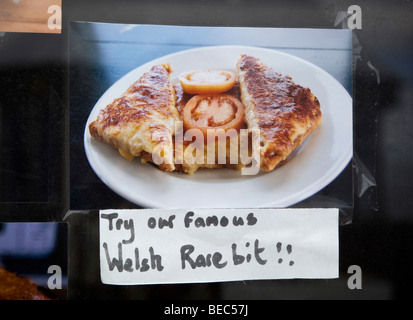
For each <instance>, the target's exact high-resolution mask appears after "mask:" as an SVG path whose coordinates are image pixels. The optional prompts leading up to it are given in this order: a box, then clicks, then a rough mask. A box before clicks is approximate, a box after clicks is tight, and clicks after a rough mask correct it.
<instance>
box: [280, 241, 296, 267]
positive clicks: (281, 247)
mask: <svg viewBox="0 0 413 320" xmlns="http://www.w3.org/2000/svg"><path fill="white" fill-rule="evenodd" d="M276 247H277V252H278V253H281V251H282V249H283V244H282V243H281V242H277V245H276ZM285 249H286V251H287V254H288V255H290V254H291V252H292V251H293V247H292V245H291V244H287V246H286V248H285ZM278 263H279V264H281V263H283V259H282V258H279V259H278ZM288 265H289V266H290V267H291V266H293V265H294V261H292V260H290V262H289V263H288Z"/></svg>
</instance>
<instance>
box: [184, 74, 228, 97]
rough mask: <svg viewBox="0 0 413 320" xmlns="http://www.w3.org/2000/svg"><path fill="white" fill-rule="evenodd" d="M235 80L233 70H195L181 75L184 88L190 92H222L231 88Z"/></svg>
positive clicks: (186, 91)
mask: <svg viewBox="0 0 413 320" xmlns="http://www.w3.org/2000/svg"><path fill="white" fill-rule="evenodd" d="M235 80H236V77H235V74H234V73H233V72H230V71H223V70H195V71H191V72H185V73H181V74H180V75H179V81H180V82H181V85H182V89H183V90H184V92H185V93H189V94H211V93H222V92H225V91H228V90H230V89H231V88H232V87H233V86H234V84H235Z"/></svg>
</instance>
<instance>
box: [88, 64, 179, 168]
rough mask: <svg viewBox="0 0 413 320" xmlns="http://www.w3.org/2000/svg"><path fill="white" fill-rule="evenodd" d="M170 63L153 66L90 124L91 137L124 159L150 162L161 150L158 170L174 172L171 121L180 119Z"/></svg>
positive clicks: (172, 125)
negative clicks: (111, 148)
mask: <svg viewBox="0 0 413 320" xmlns="http://www.w3.org/2000/svg"><path fill="white" fill-rule="evenodd" d="M171 72H172V70H171V68H170V66H169V64H166V65H156V66H153V67H152V68H151V70H149V71H148V72H146V73H145V74H143V75H142V77H141V78H140V79H139V80H137V81H136V82H135V83H133V84H132V85H131V86H130V87H129V88H128V89H127V91H126V92H125V93H124V94H122V95H121V96H120V97H119V98H117V99H115V100H114V101H113V102H112V103H111V104H109V105H108V106H107V107H106V108H105V109H103V110H102V111H101V112H100V113H99V115H98V117H97V119H96V120H95V121H94V122H92V123H91V124H90V125H89V132H90V134H91V136H92V137H94V138H96V139H98V140H102V141H104V142H106V143H108V144H110V145H111V146H113V147H115V148H116V149H118V150H119V152H120V154H121V155H122V156H124V157H125V158H127V159H129V160H132V159H133V158H134V157H141V159H142V160H143V161H145V162H146V161H152V156H151V155H152V154H153V151H154V149H155V148H158V150H161V149H162V150H163V153H162V155H163V156H164V157H165V159H169V161H165V162H164V163H162V165H160V169H161V170H165V171H173V170H174V169H175V167H174V164H173V141H172V140H173V138H172V137H173V133H174V123H175V121H177V120H179V113H178V111H177V110H176V108H175V92H174V89H173V86H172V84H171V80H170V73H171Z"/></svg>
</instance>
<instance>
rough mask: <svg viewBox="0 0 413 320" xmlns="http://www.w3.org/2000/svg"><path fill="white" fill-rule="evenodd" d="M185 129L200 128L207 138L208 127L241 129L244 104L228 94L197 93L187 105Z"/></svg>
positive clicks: (184, 114)
mask: <svg viewBox="0 0 413 320" xmlns="http://www.w3.org/2000/svg"><path fill="white" fill-rule="evenodd" d="M182 118H183V124H184V129H185V130H189V129H199V130H201V131H202V133H203V134H204V137H205V139H206V138H207V133H208V129H215V130H218V129H223V130H224V131H225V132H226V131H228V130H229V129H236V130H239V129H241V127H242V126H243V124H244V106H243V104H242V103H241V101H239V100H238V99H237V98H235V97H233V96H231V95H228V94H212V95H196V96H193V97H192V98H191V99H190V100H189V101H188V102H187V104H186V105H185V107H184V110H183V114H182Z"/></svg>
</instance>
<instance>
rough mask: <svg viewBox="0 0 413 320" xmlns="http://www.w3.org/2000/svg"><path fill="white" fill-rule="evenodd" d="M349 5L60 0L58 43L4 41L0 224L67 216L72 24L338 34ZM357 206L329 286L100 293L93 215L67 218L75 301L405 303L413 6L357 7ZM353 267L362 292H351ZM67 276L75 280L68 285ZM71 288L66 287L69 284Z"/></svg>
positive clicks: (40, 37)
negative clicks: (280, 29) (329, 31)
mask: <svg viewBox="0 0 413 320" xmlns="http://www.w3.org/2000/svg"><path fill="white" fill-rule="evenodd" d="M352 4H354V3H353V2H350V1H321V0H320V1H288V2H287V1H243V0H238V1H237V0H229V1H214V0H213V1H174V2H171V1H166V0H165V1H156V0H152V1H131V0H130V1H128V0H122V1H108V0H102V1H81V0H71V1H63V7H62V9H63V30H62V34H61V35H47V34H23V33H6V34H5V35H4V36H0V107H1V109H0V124H1V127H0V148H1V157H0V182H1V183H0V221H1V222H5V221H43V220H49V221H50V220H60V219H63V218H64V217H65V215H66V213H67V210H68V208H69V172H68V170H69V169H68V168H69V163H68V159H69V152H70V150H69V144H70V143H69V142H70V141H69V139H70V137H69V134H68V133H69V104H68V90H69V88H68V70H69V68H68V56H67V53H68V39H67V37H68V34H67V28H66V27H67V24H68V22H69V21H95V22H118V23H133V24H136V23H149V24H167V25H194V26H202V25H206V26H246V27H248V26H251V27H289V28H295V27H297V28H298V27H299V28H341V27H342V26H341V24H337V25H335V21H336V17H337V15H338V13H339V12H340V11H347V8H348V7H349V6H350V5H352ZM357 5H359V6H360V7H361V9H362V29H361V30H355V31H354V34H355V37H356V38H357V39H358V42H357V43H356V46H355V48H357V50H355V54H356V55H357V66H356V69H355V73H354V90H353V97H354V105H355V128H354V130H355V150H354V152H355V159H354V169H355V170H354V171H355V182H356V183H355V190H354V191H355V198H354V199H355V203H354V210H353V212H352V221H351V223H347V224H345V225H342V226H340V278H339V279H336V280H286V281H248V282H234V283H217V284H199V285H168V286H139V287H113V286H103V285H100V283H99V278H98V264H97V263H96V261H97V260H96V259H97V257H96V246H97V241H98V238H97V234H96V212H79V213H72V214H71V215H70V217H69V218H66V219H64V220H65V221H68V222H70V227H69V237H70V248H71V250H70V253H69V258H70V259H69V261H70V269H69V281H70V282H71V283H69V286H71V289H72V291H71V292H72V293H71V298H73V299H96V298H114V297H115V298H175V299H177V298H194V299H196V298H198V299H200V298H216V299H221V298H229V299H230V298H239V299H318V298H319V299H336V298H337V299H340V298H342V299H409V298H411V296H412V295H411V285H412V271H411V270H412V267H413V264H412V262H413V260H412V258H411V256H412V252H413V241H412V240H413V239H412V238H413V236H412V235H413V217H412V212H411V210H412V207H413V206H412V202H411V201H412V200H411V199H412V196H413V188H412V183H411V180H412V177H413V172H412V171H413V170H412V160H413V149H412V138H413V126H412V119H413V102H412V101H413V99H412V98H413V91H412V90H411V87H412V85H413V72H412V71H413V65H412V62H413V61H412V59H413V41H412V40H413V19H412V18H413V5H412V3H411V2H409V1H383V0H382V1H357ZM350 265H359V266H360V267H361V269H362V271H363V288H362V290H350V289H348V287H347V279H348V277H349V274H347V268H348V267H349V266H350ZM71 276H72V277H71ZM70 279H72V280H70Z"/></svg>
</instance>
